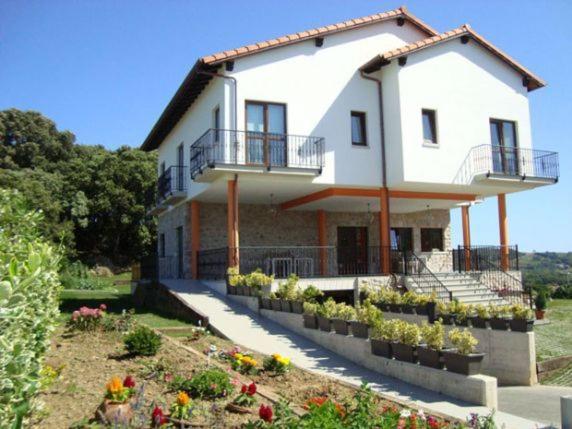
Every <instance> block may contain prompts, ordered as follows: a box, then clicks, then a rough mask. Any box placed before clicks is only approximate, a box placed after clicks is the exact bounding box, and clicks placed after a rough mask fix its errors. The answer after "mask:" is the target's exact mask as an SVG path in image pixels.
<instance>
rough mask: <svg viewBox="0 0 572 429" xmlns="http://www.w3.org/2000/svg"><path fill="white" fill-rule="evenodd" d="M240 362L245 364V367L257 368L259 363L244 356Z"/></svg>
mask: <svg viewBox="0 0 572 429" xmlns="http://www.w3.org/2000/svg"><path fill="white" fill-rule="evenodd" d="M240 362H241V363H243V364H245V365H250V366H256V364H257V362H256V361H255V360H254V359H252V358H251V357H250V356H243V357H242V358H241V359H240Z"/></svg>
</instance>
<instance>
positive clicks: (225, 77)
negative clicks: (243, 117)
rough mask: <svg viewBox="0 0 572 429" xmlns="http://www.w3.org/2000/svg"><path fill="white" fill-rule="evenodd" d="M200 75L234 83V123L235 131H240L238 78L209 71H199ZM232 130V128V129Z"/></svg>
mask: <svg viewBox="0 0 572 429" xmlns="http://www.w3.org/2000/svg"><path fill="white" fill-rule="evenodd" d="M198 73H199V74H204V75H207V76H213V77H220V78H221V79H226V80H230V81H232V88H233V91H232V98H233V105H234V106H233V122H234V124H233V125H234V129H235V130H238V110H237V108H238V98H237V92H238V91H237V85H238V84H237V82H236V78H234V77H232V76H227V75H225V74H222V73H217V72H209V71H205V70H199V72H198ZM231 128H232V127H231Z"/></svg>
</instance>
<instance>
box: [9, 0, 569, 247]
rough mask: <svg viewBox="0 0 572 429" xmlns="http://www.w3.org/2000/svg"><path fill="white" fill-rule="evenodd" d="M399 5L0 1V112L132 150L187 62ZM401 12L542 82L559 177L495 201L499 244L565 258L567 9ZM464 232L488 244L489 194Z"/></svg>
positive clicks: (536, 137) (456, 221) (535, 98)
mask: <svg viewBox="0 0 572 429" xmlns="http://www.w3.org/2000/svg"><path fill="white" fill-rule="evenodd" d="M54 3H55V7H54ZM401 4H402V1H401V0H399V1H379V0H375V1H374V0H355V1H353V2H347V1H344V0H329V1H328V2H326V1H315V2H307V1H303V0H291V1H290V2H289V4H288V6H289V7H287V8H284V7H283V5H279V4H274V3H268V2H263V1H262V0H251V1H249V2H248V3H247V4H246V3H244V2H225V1H221V0H213V1H212V2H209V3H208V4H207V3H204V2H192V1H191V2H189V1H183V0H173V1H170V2H157V1H150V0H149V1H142V2H141V1H137V2H136V1H134V0H124V1H122V2H115V1H111V0H100V1H98V2H90V1H64V0H54V1H52V2H44V1H40V0H31V1H29V2H25V3H23V2H21V1H19V0H4V1H2V2H0V16H2V17H3V23H2V27H1V28H0V62H1V63H2V67H0V110H4V109H8V108H17V109H21V110H36V111H39V112H41V113H42V114H44V115H45V116H47V117H49V118H50V119H52V120H54V121H55V122H56V124H57V125H58V128H59V129H61V130H64V129H67V130H70V131H71V132H73V133H74V134H75V135H76V137H77V141H78V143H80V144H90V145H98V144H99V145H102V146H104V147H106V148H108V149H111V150H114V149H117V148H118V147H120V146H124V145H125V146H131V147H139V146H140V144H141V143H142V142H143V140H144V139H145V137H146V136H147V134H148V133H149V131H150V130H151V128H152V127H153V125H154V124H155V122H156V121H157V119H158V118H159V116H160V114H161V113H162V112H163V109H164V108H165V106H166V105H167V103H168V102H169V100H170V99H171V97H172V96H173V95H174V93H175V91H176V90H177V88H178V87H179V85H180V84H181V82H182V81H183V79H184V77H185V76H186V74H187V73H188V72H189V70H190V69H191V67H192V66H193V64H194V63H195V61H196V59H197V58H199V57H201V56H203V55H208V54H210V53H213V52H219V51H222V50H225V49H229V48H234V47H237V46H242V45H247V44H250V43H253V42H256V41H260V40H266V39H269V38H272V37H277V36H281V35H283V34H289V33H292V32H296V31H302V30H305V29H309V28H315V27H318V26H320V25H327V24H331V23H335V22H342V21H345V20H347V19H351V18H355V17H360V16H365V15H370V14H373V13H378V12H383V11H387V10H391V9H395V8H397V7H399V6H401ZM246 5H247V7H245V6H246ZM405 5H406V6H407V7H408V9H409V10H410V11H411V13H413V14H414V15H416V16H417V17H419V18H420V19H422V20H423V21H424V22H426V23H427V24H429V25H431V26H432V27H434V28H436V29H437V30H438V31H440V32H442V31H447V30H450V29H452V28H457V27H459V26H460V25H462V24H463V23H466V22H468V23H470V24H471V26H472V28H474V29H475V30H476V31H477V32H478V33H479V34H482V35H483V36H484V37H486V38H487V39H489V40H490V41H491V42H492V43H494V44H495V45H496V46H498V47H500V48H501V49H502V50H504V51H506V52H507V53H508V54H509V55H510V56H511V57H513V58H515V59H517V60H518V61H519V62H520V63H522V64H523V65H524V66H525V67H527V68H528V69H530V70H531V71H532V72H534V73H536V74H538V75H539V76H540V77H541V78H543V79H545V80H546V81H547V82H548V86H547V87H546V88H542V89H538V90H536V91H533V92H531V93H530V94H529V100H530V110H531V124H532V134H533V136H532V137H533V146H534V147H535V148H537V149H546V150H555V151H559V153H560V171H561V172H562V173H563V176H562V177H561V178H560V181H559V183H557V184H556V185H553V186H547V187H541V188H538V189H535V190H529V191H524V192H520V193H516V194H509V195H507V211H508V219H509V237H510V240H509V242H510V243H511V244H517V245H518V246H519V250H521V251H523V252H532V251H536V252H545V251H550V252H566V253H567V252H570V251H572V231H571V228H570V226H569V220H570V219H572V192H571V187H570V184H571V181H570V177H569V175H567V173H568V171H571V170H572V169H571V168H570V165H571V161H572V145H569V144H567V138H568V136H570V135H572V121H570V114H571V112H572V91H571V82H570V79H569V77H568V70H571V69H572V57H570V56H567V55H562V52H567V51H569V46H568V43H569V40H571V39H572V27H571V26H570V25H568V17H569V16H572V3H571V2H566V1H552V2H550V3H548V2H540V4H539V2H520V1H516V0H507V1H504V2H500V3H495V5H494V13H491V8H490V7H483V6H484V3H483V2H471V3H468V2H456V1H453V0H443V1H442V2H440V3H439V7H435V3H433V2H424V1H421V0H413V1H407V2H405ZM543 7H545V8H549V9H550V10H553V11H556V12H557V13H553V14H552V15H551V22H550V25H547V24H546V20H544V19H538V10H539V8H543ZM515 11H517V12H518V13H515ZM261 16H264V19H260V17H261ZM198 17H200V19H197V18H198ZM213 23H216V26H215V25H213ZM523 23H526V25H523ZM221 30H222V31H221ZM539 52H541V53H542V55H538V53H539ZM451 229H452V236H451V243H452V245H453V247H456V246H457V244H458V243H460V242H461V220H460V210H457V209H453V210H451ZM471 235H472V237H471V238H472V243H474V244H475V245H476V244H490V245H498V244H499V233H498V212H497V204H496V198H489V199H487V200H486V201H485V202H484V203H482V204H480V205H478V206H474V207H472V208H471ZM544 249H547V250H544Z"/></svg>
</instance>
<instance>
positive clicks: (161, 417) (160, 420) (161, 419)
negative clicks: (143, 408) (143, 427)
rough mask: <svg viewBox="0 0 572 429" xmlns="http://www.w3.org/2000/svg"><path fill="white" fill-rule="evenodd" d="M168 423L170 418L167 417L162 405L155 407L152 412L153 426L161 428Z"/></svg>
mask: <svg viewBox="0 0 572 429" xmlns="http://www.w3.org/2000/svg"><path fill="white" fill-rule="evenodd" d="M167 423H169V419H167V416H165V413H164V412H163V410H162V409H161V407H155V408H153V413H152V414H151V427H153V428H160V427H161V426H163V425H166V424H167Z"/></svg>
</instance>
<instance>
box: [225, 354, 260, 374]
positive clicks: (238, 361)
mask: <svg viewBox="0 0 572 429" xmlns="http://www.w3.org/2000/svg"><path fill="white" fill-rule="evenodd" d="M256 365H258V362H257V361H256V359H254V358H253V357H252V356H250V355H247V354H243V353H235V354H234V356H233V361H232V362H231V366H232V369H234V370H235V371H238V372H240V373H241V374H255V373H256V372H257V369H256Z"/></svg>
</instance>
